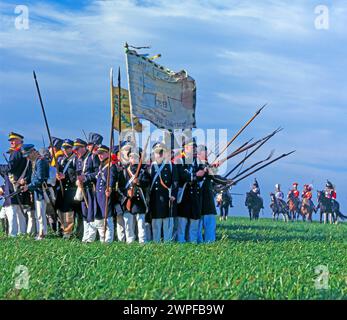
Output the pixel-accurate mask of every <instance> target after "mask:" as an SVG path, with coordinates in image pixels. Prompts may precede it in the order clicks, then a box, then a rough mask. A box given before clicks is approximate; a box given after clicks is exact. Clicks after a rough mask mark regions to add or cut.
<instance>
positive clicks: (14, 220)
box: [0, 132, 31, 237]
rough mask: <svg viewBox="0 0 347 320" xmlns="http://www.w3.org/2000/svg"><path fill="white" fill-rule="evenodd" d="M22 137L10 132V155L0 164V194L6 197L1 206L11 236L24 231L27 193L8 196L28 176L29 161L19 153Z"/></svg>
mask: <svg viewBox="0 0 347 320" xmlns="http://www.w3.org/2000/svg"><path fill="white" fill-rule="evenodd" d="M23 139H24V137H23V136H22V135H20V134H18V133H15V132H11V133H10V134H9V139H8V140H9V142H10V157H9V160H8V163H7V164H2V165H0V173H1V175H2V176H3V177H4V180H5V183H4V186H3V188H2V191H0V196H1V195H2V194H4V196H5V197H7V198H6V200H5V202H4V204H3V207H4V211H5V215H6V217H7V220H8V234H9V236H11V237H16V236H17V235H18V234H25V233H26V219H25V212H24V209H23V204H24V200H25V198H27V197H28V195H29V194H28V193H27V192H26V193H21V194H19V195H18V196H14V197H8V196H9V195H10V194H12V193H13V192H15V191H17V190H18V188H20V184H19V181H20V180H23V181H25V180H26V179H28V178H29V177H30V170H31V168H30V164H29V161H27V160H26V159H25V158H23V155H22V153H21V148H22V145H23ZM27 201H29V200H27Z"/></svg>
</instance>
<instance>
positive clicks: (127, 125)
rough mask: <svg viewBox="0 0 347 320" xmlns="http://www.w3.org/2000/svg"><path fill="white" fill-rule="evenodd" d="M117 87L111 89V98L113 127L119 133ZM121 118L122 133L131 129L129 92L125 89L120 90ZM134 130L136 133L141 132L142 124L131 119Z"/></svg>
mask: <svg viewBox="0 0 347 320" xmlns="http://www.w3.org/2000/svg"><path fill="white" fill-rule="evenodd" d="M118 92H119V89H118V87H113V88H112V97H113V108H114V109H113V110H114V113H115V114H114V123H113V127H114V128H115V129H116V130H118V131H119V120H118V119H119V118H118ZM120 93H121V118H122V131H124V130H128V129H132V125H131V114H130V103H129V92H128V90H126V89H123V88H122V89H121V92H120ZM133 125H134V130H135V131H137V132H141V131H142V124H141V123H140V121H139V119H138V118H136V117H133Z"/></svg>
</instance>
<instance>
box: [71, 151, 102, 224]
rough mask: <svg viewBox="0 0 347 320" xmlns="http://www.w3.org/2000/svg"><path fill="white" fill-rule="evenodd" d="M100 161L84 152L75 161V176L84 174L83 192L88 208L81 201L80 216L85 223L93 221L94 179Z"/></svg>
mask: <svg viewBox="0 0 347 320" xmlns="http://www.w3.org/2000/svg"><path fill="white" fill-rule="evenodd" d="M99 165H100V161H99V158H98V157H97V156H95V155H93V154H91V153H90V152H86V154H85V155H84V156H83V157H81V158H80V159H77V161H76V174H77V176H79V175H82V174H84V175H85V178H86V180H85V182H84V190H85V193H86V197H87V202H88V208H87V206H86V204H85V201H82V204H81V208H82V215H83V219H84V220H86V221H87V222H91V221H93V220H94V198H95V191H94V188H95V185H94V182H95V179H96V175H97V173H98V170H99Z"/></svg>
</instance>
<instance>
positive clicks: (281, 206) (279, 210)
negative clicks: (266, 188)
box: [270, 193, 289, 222]
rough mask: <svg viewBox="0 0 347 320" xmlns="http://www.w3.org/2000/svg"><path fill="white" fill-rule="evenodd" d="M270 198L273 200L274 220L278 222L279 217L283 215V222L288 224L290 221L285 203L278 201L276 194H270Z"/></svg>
mask: <svg viewBox="0 0 347 320" xmlns="http://www.w3.org/2000/svg"><path fill="white" fill-rule="evenodd" d="M270 198H271V204H270V208H271V209H272V218H273V220H275V219H276V220H278V217H279V215H280V214H282V216H283V220H284V221H285V222H288V220H289V216H288V208H287V204H286V203H285V201H283V200H279V199H277V198H276V196H275V194H274V193H270Z"/></svg>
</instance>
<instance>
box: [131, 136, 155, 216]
mask: <svg viewBox="0 0 347 320" xmlns="http://www.w3.org/2000/svg"><path fill="white" fill-rule="evenodd" d="M149 139H150V136H148V138H147V141H146V144H145V147H144V149H143V151H142V154H141V159H140V161H139V163H138V165H137V168H136V173H135V175H134V180H135V179H137V177H138V176H139V173H140V169H141V166H142V163H143V160H144V157H145V152H146V149H147V146H148V143H149ZM133 196H134V187H133V188H131V189H130V194H129V195H128V200H127V202H126V208H127V210H129V211H130V208H131V199H132V197H133Z"/></svg>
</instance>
